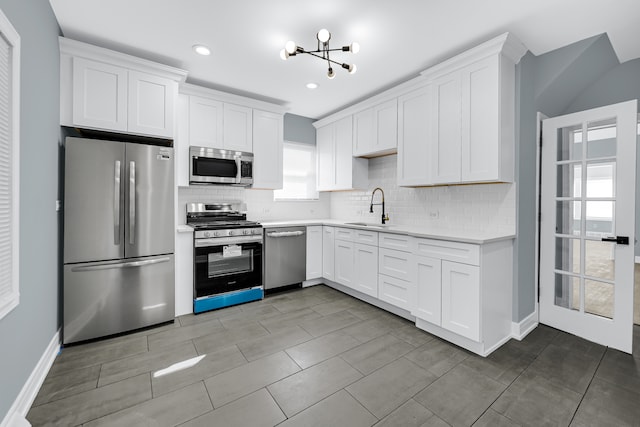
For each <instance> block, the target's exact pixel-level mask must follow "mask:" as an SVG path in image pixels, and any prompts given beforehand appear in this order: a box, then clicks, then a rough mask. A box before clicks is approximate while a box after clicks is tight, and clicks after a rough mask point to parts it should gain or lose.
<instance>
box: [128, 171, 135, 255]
mask: <svg viewBox="0 0 640 427" xmlns="http://www.w3.org/2000/svg"><path fill="white" fill-rule="evenodd" d="M135 231H136V162H134V161H130V162H129V244H131V245H133V244H134V243H135V242H136V237H135Z"/></svg>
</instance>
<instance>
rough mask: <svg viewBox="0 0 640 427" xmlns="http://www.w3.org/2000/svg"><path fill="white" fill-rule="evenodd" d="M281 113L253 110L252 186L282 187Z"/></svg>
mask: <svg viewBox="0 0 640 427" xmlns="http://www.w3.org/2000/svg"><path fill="white" fill-rule="evenodd" d="M282 132H283V118H282V114H275V113H269V112H267V111H260V110H254V112H253V156H254V157H253V160H254V162H253V188H267V189H273V190H275V189H278V188H282Z"/></svg>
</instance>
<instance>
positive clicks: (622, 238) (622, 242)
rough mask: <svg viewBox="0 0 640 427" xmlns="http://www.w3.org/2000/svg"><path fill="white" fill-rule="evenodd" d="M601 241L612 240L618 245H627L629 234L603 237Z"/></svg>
mask: <svg viewBox="0 0 640 427" xmlns="http://www.w3.org/2000/svg"><path fill="white" fill-rule="evenodd" d="M602 241H603V242H614V243H617V244H618V245H628V244H629V236H614V237H603V238H602Z"/></svg>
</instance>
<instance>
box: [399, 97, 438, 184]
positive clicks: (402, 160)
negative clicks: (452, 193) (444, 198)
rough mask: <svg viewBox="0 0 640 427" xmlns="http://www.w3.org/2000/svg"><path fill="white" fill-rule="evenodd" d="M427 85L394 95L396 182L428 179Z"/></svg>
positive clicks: (414, 182)
mask: <svg viewBox="0 0 640 427" xmlns="http://www.w3.org/2000/svg"><path fill="white" fill-rule="evenodd" d="M430 89H431V88H430V86H425V87H422V88H419V89H416V90H414V91H412V92H410V93H408V94H406V95H403V96H401V97H399V98H398V185H406V186H412V185H426V184H427V183H429V182H431V167H430V163H429V140H430V138H431V135H430V128H429V116H430V114H429V112H430V105H429V96H430V93H429V91H430Z"/></svg>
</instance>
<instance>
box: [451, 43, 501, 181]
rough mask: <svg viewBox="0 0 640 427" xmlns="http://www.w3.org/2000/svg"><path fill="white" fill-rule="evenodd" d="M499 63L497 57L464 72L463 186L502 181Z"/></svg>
mask: <svg viewBox="0 0 640 427" xmlns="http://www.w3.org/2000/svg"><path fill="white" fill-rule="evenodd" d="M498 63H499V58H498V56H497V55H494V56H492V57H490V58H487V59H484V60H482V61H478V62H475V63H473V64H471V65H469V66H467V67H465V68H464V69H463V70H462V72H461V79H462V146H461V158H462V163H461V167H462V170H461V179H462V181H463V182H464V181H475V182H477V181H496V180H498V179H500V170H499V164H500V157H501V156H500V154H501V153H500V131H499V126H500V114H499V104H500V100H499V98H498V96H499V94H500V90H499V72H498ZM505 137H507V138H509V136H507V135H505Z"/></svg>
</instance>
